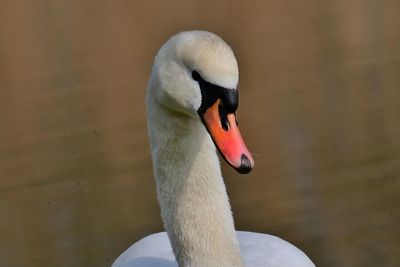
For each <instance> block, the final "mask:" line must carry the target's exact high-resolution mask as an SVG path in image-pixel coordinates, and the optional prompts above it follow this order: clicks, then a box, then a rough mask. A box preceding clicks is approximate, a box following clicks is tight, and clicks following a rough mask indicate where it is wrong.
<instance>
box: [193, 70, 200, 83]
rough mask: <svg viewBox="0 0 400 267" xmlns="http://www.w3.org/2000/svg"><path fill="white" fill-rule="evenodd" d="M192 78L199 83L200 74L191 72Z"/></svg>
mask: <svg viewBox="0 0 400 267" xmlns="http://www.w3.org/2000/svg"><path fill="white" fill-rule="evenodd" d="M192 78H193V80H195V81H200V80H201V76H200V74H199V73H198V72H197V71H195V70H194V71H192Z"/></svg>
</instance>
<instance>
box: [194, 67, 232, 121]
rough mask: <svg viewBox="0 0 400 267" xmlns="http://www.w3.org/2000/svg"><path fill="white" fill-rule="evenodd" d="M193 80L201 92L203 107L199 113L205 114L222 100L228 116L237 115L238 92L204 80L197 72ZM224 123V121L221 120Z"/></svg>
mask: <svg viewBox="0 0 400 267" xmlns="http://www.w3.org/2000/svg"><path fill="white" fill-rule="evenodd" d="M192 78H193V79H194V80H195V81H197V82H198V83H199V86H200V90H201V106H200V108H199V109H198V113H199V114H200V115H201V114H204V112H205V111H206V110H207V109H208V108H209V107H211V106H212V105H213V104H214V103H215V101H217V99H221V102H222V105H223V108H224V111H225V112H226V114H230V113H235V111H236V110H237V108H238V105H239V97H238V92H237V90H235V89H228V88H225V87H222V86H219V85H216V84H212V83H210V82H207V81H206V80H204V79H203V78H202V77H201V76H200V74H199V73H198V72H197V71H193V72H192ZM221 122H222V120H221Z"/></svg>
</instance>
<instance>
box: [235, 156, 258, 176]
mask: <svg viewBox="0 0 400 267" xmlns="http://www.w3.org/2000/svg"><path fill="white" fill-rule="evenodd" d="M253 167H254V163H253V164H252V163H251V161H250V159H249V158H248V157H247V156H246V155H245V154H242V156H241V157H240V166H239V168H237V169H236V170H237V171H238V172H239V173H240V174H247V173H249V172H250V171H251V170H252V169H253Z"/></svg>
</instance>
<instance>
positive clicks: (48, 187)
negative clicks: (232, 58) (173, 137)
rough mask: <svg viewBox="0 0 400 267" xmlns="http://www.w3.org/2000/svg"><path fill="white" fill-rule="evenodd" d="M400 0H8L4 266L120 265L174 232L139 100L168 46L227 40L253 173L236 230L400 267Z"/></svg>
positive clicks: (0, 74)
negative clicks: (200, 37) (153, 237)
mask: <svg viewBox="0 0 400 267" xmlns="http://www.w3.org/2000/svg"><path fill="white" fill-rule="evenodd" d="M399 16H400V1H374V0H369V1H361V0H352V1H345V0H340V1H337V0H332V1H248V2H245V1H216V2H214V1H205V0H203V1H183V0H182V1H161V0H159V1H147V2H146V1H31V0H20V1H1V2H0V122H1V127H0V175H1V180H0V213H1V220H0V266H2V267H3V266H4V267H14V266H15V267H17V266H34V267H38V266H61V267H64V266H85V267H87V266H96V267H98V266H110V265H111V263H112V261H113V260H114V259H115V258H116V257H117V256H118V255H119V254H120V253H121V252H122V251H123V250H125V249H126V248H127V247H128V246H129V245H131V244H132V243H133V242H135V241H137V240H138V239H139V238H141V237H143V236H145V235H147V234H150V233H153V232H156V231H160V230H162V224H161V220H160V215H159V209H158V205H157V202H156V195H155V184H154V181H153V178H152V170H151V161H150V156H149V149H148V141H147V130H146V120H145V106H144V95H145V87H146V83H147V78H148V76H149V73H150V67H151V65H152V61H153V57H154V55H155V54H156V52H157V50H158V48H159V47H160V46H161V45H162V43H164V42H165V41H166V40H167V39H168V37H169V36H171V35H172V34H174V33H176V32H178V31H181V30H185V29H206V30H209V31H213V32H215V33H217V34H219V35H220V36H222V37H223V38H224V39H225V40H226V41H227V42H228V43H229V44H230V45H231V46H232V48H233V50H234V51H235V53H236V55H237V58H238V61H239V68H240V78H241V80H240V84H239V90H240V92H241V93H240V94H241V99H240V101H241V105H240V109H239V119H240V124H241V130H242V133H243V135H244V137H245V139H246V140H247V143H248V146H249V147H250V149H251V150H252V152H253V153H254V154H255V160H256V168H255V170H254V171H253V172H252V173H251V174H250V175H247V176H240V175H238V174H236V173H235V172H234V171H233V170H231V169H230V168H229V167H227V165H226V164H225V163H223V168H224V176H225V180H226V183H227V186H228V190H229V194H230V197H231V199H232V205H233V209H234V215H235V219H236V224H237V228H238V229H241V230H251V231H259V232H267V233H271V234H275V235H279V236H281V237H282V238H284V239H287V240H289V241H290V242H292V243H294V244H295V245H297V246H298V247H300V248H301V249H303V250H304V251H305V252H306V253H307V254H308V255H309V256H310V257H311V258H312V259H313V261H314V262H315V263H316V265H317V266H325V267H333V266H341V267H344V266H362V267H369V266H371V267H372V266H373V267H377V266H379V267H385V266H390V267H397V266H400V240H399V239H400V230H399V222H400V213H399V204H400V177H399V176H400V123H399V120H400V88H399V87H400V17H399Z"/></svg>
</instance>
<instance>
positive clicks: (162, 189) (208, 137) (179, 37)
mask: <svg viewBox="0 0 400 267" xmlns="http://www.w3.org/2000/svg"><path fill="white" fill-rule="evenodd" d="M238 74H239V72H238V66H237V62H236V58H235V56H234V54H233V52H232V50H231V48H230V47H229V46H228V45H227V44H226V43H225V42H224V41H223V39H221V38H220V37H219V36H217V35H215V34H213V33H210V32H206V31H186V32H181V33H178V34H176V35H174V36H172V37H171V38H170V39H169V40H168V41H167V42H166V43H165V44H164V45H163V46H162V47H161V49H160V50H159V52H158V54H157V56H156V57H155V60H154V65H153V67H152V71H151V76H150V79H149V82H148V87H147V97H146V102H147V120H148V132H149V138H150V148H151V155H152V160H153V172H154V175H155V179H156V185H157V197H158V202H159V205H160V208H161V216H162V219H163V222H164V227H165V229H166V232H163V233H157V234H153V235H150V236H147V237H145V238H143V239H142V240H140V241H138V242H137V243H135V244H133V245H132V246H131V247H130V248H128V249H127V250H126V251H125V252H124V253H123V254H121V255H120V256H119V257H118V258H117V259H116V261H115V262H114V263H113V265H112V267H138V266H140V267H177V266H179V267H244V266H247V267H260V266H263V267H312V266H314V267H315V265H314V264H313V263H312V262H311V260H310V259H309V258H308V257H307V256H306V255H305V254H304V253H303V252H302V251H300V250H299V249H297V248H296V247H294V246H293V245H291V244H290V243H288V242H286V241H284V240H282V239H280V238H278V237H275V236H271V235H266V234H260V233H252V232H242V231H235V228H234V222H233V217H232V212H231V207H230V204H229V200H228V196H227V192H226V188H225V184H224V182H223V179H222V175H221V168H220V163H219V160H218V157H217V153H216V148H217V149H218V150H219V152H220V153H221V155H222V157H223V158H224V159H225V161H226V162H227V163H228V164H229V165H231V166H232V167H233V168H234V169H236V170H237V171H238V172H239V173H242V174H246V173H248V172H250V171H251V169H252V168H253V166H254V160H253V158H252V156H251V154H250V152H249V150H248V149H247V147H246V145H245V144H244V142H243V140H242V137H241V135H240V132H239V129H238V125H237V121H236V115H235V112H236V110H237V107H238V91H237V90H236V86H237V84H238Z"/></svg>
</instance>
